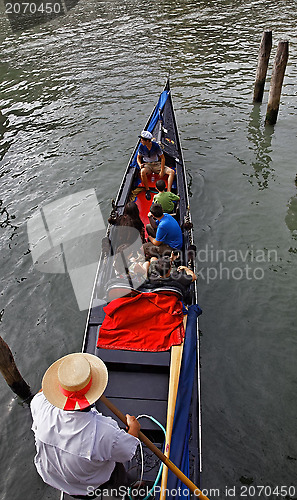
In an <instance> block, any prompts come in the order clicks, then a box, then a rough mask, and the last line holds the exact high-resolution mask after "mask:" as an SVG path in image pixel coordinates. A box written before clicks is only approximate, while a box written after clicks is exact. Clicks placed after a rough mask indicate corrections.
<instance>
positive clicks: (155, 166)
mask: <svg viewBox="0 0 297 500" xmlns="http://www.w3.org/2000/svg"><path fill="white" fill-rule="evenodd" d="M139 137H140V142H141V144H140V146H139V150H138V155H137V163H138V166H139V167H140V169H141V170H140V176H141V180H142V182H143V184H144V187H145V190H146V193H145V197H146V199H147V200H150V199H151V193H150V191H149V185H148V180H147V174H150V173H153V172H154V173H155V174H159V177H160V179H161V178H162V177H164V175H165V174H167V175H168V191H171V187H172V183H173V179H174V175H175V172H174V170H173V169H172V168H169V167H166V165H165V156H164V154H163V151H162V149H161V148H160V146H159V144H158V143H157V142H154V141H153V140H152V139H153V136H152V134H151V133H150V132H148V130H143V131H142V132H141V134H140V136H139Z"/></svg>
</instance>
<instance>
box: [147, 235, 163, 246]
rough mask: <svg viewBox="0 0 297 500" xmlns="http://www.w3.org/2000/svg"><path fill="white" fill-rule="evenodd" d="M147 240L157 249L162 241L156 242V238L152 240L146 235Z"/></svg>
mask: <svg viewBox="0 0 297 500" xmlns="http://www.w3.org/2000/svg"><path fill="white" fill-rule="evenodd" d="M148 239H149V240H150V242H151V243H152V244H153V245H155V246H156V247H159V246H160V245H161V243H162V241H158V240H156V238H153V237H152V236H150V235H148Z"/></svg>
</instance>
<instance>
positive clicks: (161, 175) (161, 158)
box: [159, 153, 165, 179]
mask: <svg viewBox="0 0 297 500" xmlns="http://www.w3.org/2000/svg"><path fill="white" fill-rule="evenodd" d="M160 160H161V170H160V173H159V177H160V179H162V177H164V174H165V155H164V154H163V153H162V155H160Z"/></svg>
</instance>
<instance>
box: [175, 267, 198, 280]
mask: <svg viewBox="0 0 297 500" xmlns="http://www.w3.org/2000/svg"><path fill="white" fill-rule="evenodd" d="M177 270H178V271H185V273H186V274H188V275H189V276H192V281H195V280H196V279H197V276H196V274H195V273H194V272H193V271H192V270H191V269H189V268H188V267H186V266H179V267H178V268H177Z"/></svg>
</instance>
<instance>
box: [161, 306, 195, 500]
mask: <svg viewBox="0 0 297 500" xmlns="http://www.w3.org/2000/svg"><path fill="white" fill-rule="evenodd" d="M201 313H202V310H201V309H200V307H199V306H198V304H195V305H192V306H190V307H189V310H188V319H187V328H186V335H185V341H184V349H183V358H182V365H181V372H180V379H179V386H178V395H177V400H176V407H175V416H174V423H173V432H172V439H171V447H170V460H171V461H172V462H173V463H174V464H175V465H176V466H177V467H178V468H179V469H180V470H181V471H182V472H183V473H184V474H185V475H186V476H187V477H189V436H190V423H189V414H190V406H191V397H192V390H193V383H194V376H195V373H196V371H195V366H196V361H197V317H198V316H199V315H200V314H201ZM194 425H195V422H194ZM197 425H198V422H197ZM197 486H199V485H197ZM167 488H168V490H169V494H168V495H167V497H166V498H167V500H174V498H177V497H176V496H172V495H171V494H170V491H174V490H178V488H180V490H178V491H180V492H181V494H180V495H178V496H179V497H180V498H184V499H185V498H189V495H190V492H189V490H188V488H187V487H186V486H185V485H184V484H183V483H182V482H181V481H180V480H179V479H178V478H177V477H176V476H175V474H173V473H172V472H171V471H170V470H169V471H168V482H167Z"/></svg>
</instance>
